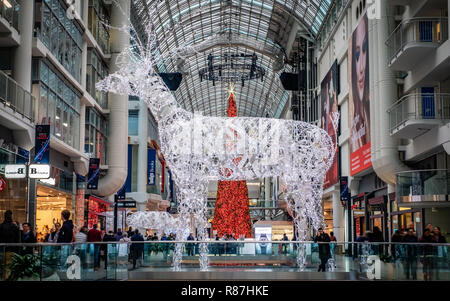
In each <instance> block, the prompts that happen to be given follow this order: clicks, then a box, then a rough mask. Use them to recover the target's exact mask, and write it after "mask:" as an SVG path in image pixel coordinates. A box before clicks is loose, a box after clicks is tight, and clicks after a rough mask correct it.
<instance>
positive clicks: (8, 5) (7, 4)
mask: <svg viewBox="0 0 450 301" xmlns="http://www.w3.org/2000/svg"><path fill="white" fill-rule="evenodd" d="M3 4H5V6H6V7H7V8H11V7H12V5H11V3H9V1H8V0H3Z"/></svg>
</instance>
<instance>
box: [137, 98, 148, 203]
mask: <svg viewBox="0 0 450 301" xmlns="http://www.w3.org/2000/svg"><path fill="white" fill-rule="evenodd" d="M147 114H148V109H147V105H146V103H145V102H144V101H143V100H142V99H140V100H139V121H138V122H139V124H138V133H139V136H138V140H139V146H138V162H139V164H138V175H137V176H138V177H137V192H138V194H139V197H138V202H139V205H138V208H143V210H141V209H139V211H145V208H146V206H147V161H148V158H147V155H148V151H147V148H148V147H147V143H148V133H147V125H148V115H147Z"/></svg>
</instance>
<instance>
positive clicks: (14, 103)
mask: <svg viewBox="0 0 450 301" xmlns="http://www.w3.org/2000/svg"><path fill="white" fill-rule="evenodd" d="M0 102H2V103H3V104H4V105H5V106H8V107H10V108H11V109H13V110H14V111H15V112H18V113H20V114H22V116H24V117H26V118H28V119H29V120H30V121H31V122H34V97H33V95H31V94H30V93H29V92H27V91H25V89H23V88H22V87H21V86H20V85H19V84H18V83H17V82H16V81H15V80H13V79H12V78H10V77H9V76H8V75H6V74H5V73H4V72H2V71H0Z"/></svg>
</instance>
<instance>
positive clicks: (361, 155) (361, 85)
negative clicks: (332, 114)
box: [348, 15, 372, 176]
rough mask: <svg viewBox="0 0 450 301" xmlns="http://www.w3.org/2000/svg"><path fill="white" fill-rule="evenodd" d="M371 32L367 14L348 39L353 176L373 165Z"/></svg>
mask: <svg viewBox="0 0 450 301" xmlns="http://www.w3.org/2000/svg"><path fill="white" fill-rule="evenodd" d="M368 39H369V32H368V19H367V15H365V16H364V17H363V18H362V20H361V22H360V23H359V24H358V26H357V27H356V29H355V31H354V32H353V34H352V37H351V39H350V40H349V47H348V62H349V68H348V70H349V72H348V75H349V76H348V80H349V87H350V89H349V90H350V91H349V92H350V99H349V100H350V101H349V120H350V175H351V176H353V175H355V174H357V173H359V172H361V171H363V170H365V169H367V168H369V167H370V166H372V158H371V149H370V94H369V46H368Z"/></svg>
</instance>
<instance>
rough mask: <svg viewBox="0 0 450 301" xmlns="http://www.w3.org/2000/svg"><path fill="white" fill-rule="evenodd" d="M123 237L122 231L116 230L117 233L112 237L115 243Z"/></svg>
mask: <svg viewBox="0 0 450 301" xmlns="http://www.w3.org/2000/svg"><path fill="white" fill-rule="evenodd" d="M122 237H123V233H122V229H118V230H117V233H116V234H115V235H114V238H115V239H116V241H120V239H121V238H122Z"/></svg>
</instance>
